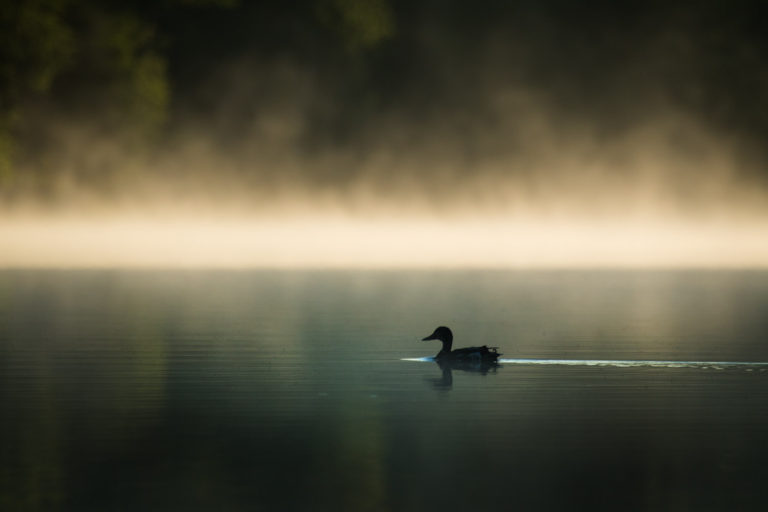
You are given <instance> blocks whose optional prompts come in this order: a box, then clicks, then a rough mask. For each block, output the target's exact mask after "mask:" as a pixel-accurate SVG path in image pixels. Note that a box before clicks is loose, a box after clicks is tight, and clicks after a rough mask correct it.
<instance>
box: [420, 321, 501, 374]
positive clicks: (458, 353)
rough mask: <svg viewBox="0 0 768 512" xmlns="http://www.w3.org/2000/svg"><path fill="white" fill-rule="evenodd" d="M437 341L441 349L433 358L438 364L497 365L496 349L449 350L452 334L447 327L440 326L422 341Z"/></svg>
mask: <svg viewBox="0 0 768 512" xmlns="http://www.w3.org/2000/svg"><path fill="white" fill-rule="evenodd" d="M429 340H439V341H442V342H443V348H442V349H441V350H440V352H438V353H437V355H436V356H435V361H437V362H438V363H447V364H450V365H452V366H455V365H462V366H463V365H478V366H480V365H495V364H497V363H498V359H499V356H500V355H501V354H499V352H498V347H488V346H486V345H483V346H482V347H467V348H457V349H456V350H451V347H452V346H453V333H452V332H451V330H450V329H449V328H448V327H445V326H442V325H441V326H440V327H438V328H437V329H435V332H433V333H432V334H430V335H429V336H427V337H426V338H423V339H422V341H429Z"/></svg>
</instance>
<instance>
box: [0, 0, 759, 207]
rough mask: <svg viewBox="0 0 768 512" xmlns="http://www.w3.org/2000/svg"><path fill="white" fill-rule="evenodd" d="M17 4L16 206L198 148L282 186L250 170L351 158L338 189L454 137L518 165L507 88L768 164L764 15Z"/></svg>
mask: <svg viewBox="0 0 768 512" xmlns="http://www.w3.org/2000/svg"><path fill="white" fill-rule="evenodd" d="M0 3H2V9H1V10H0V109H1V110H0V197H3V198H5V199H6V200H9V199H13V198H15V197H19V196H21V195H25V194H30V193H31V194H38V195H43V196H45V195H46V194H53V189H54V188H55V186H56V185H55V184H54V183H55V182H56V181H57V179H59V178H60V177H61V176H68V177H69V178H68V179H71V180H74V181H76V182H77V183H79V184H80V186H85V187H93V188H96V189H98V188H99V187H103V188H104V189H105V190H106V189H108V187H107V186H105V185H104V184H105V183H107V182H110V180H111V179H112V177H114V175H119V174H123V173H130V172H132V171H131V169H133V168H139V167H143V166H146V165H147V162H150V161H152V162H166V163H167V162H171V161H173V159H174V154H175V153H174V152H175V151H177V150H178V149H179V148H180V147H183V146H185V145H188V144H189V141H190V140H192V139H194V140H196V141H199V140H204V141H205V144H206V147H208V148H212V149H210V150H211V151H214V152H218V153H219V154H221V155H222V156H223V157H226V158H227V159H230V160H233V161H236V162H240V163H241V164H242V165H240V167H239V168H240V169H241V171H240V172H243V173H246V174H247V173H250V174H268V173H270V172H276V171H274V170H270V169H269V166H249V165H246V164H243V162H248V161H249V159H253V158H254V154H256V153H258V154H259V155H263V154H267V153H269V151H275V152H277V151H278V150H276V149H275V148H279V152H281V153H285V152H290V153H291V154H293V155H301V157H302V158H309V159H313V158H323V157H325V156H327V155H329V154H334V152H344V154H345V155H347V156H348V159H347V160H346V164H345V165H340V164H338V163H335V164H334V165H333V166H331V167H332V169H330V167H326V168H320V167H317V168H312V169H311V170H307V171H306V172H307V174H308V175H307V176H306V178H307V179H316V180H319V181H324V182H326V183H328V184H330V185H333V184H334V183H335V182H338V181H343V180H346V179H348V178H349V176H350V174H354V173H355V172H356V171H355V168H356V162H358V161H359V160H357V159H359V158H363V157H362V156H361V155H364V154H366V153H368V152H370V151H372V150H374V149H377V148H378V149H380V148H381V146H382V145H384V146H389V147H390V148H391V149H392V150H394V151H396V152H402V151H403V150H404V148H405V149H407V151H411V152H419V151H422V150H424V148H425V147H429V145H430V144H432V142H430V140H429V135H428V134H429V133H434V131H435V130H437V129H438V128H439V129H440V130H441V133H442V134H443V135H445V134H446V133H448V134H449V135H450V136H451V139H450V140H451V141H456V140H459V141H461V145H462V152H463V154H466V155H470V157H471V156H472V155H477V154H481V155H483V156H484V157H485V156H491V157H492V156H494V155H495V154H498V155H499V156H503V155H504V154H506V153H505V152H509V151H514V150H516V149H519V148H516V146H515V143H514V140H515V136H514V133H512V132H514V130H512V132H510V136H509V137H508V138H505V137H501V138H499V137H496V138H494V139H493V141H492V142H489V138H488V137H487V134H488V133H489V131H490V132H494V131H498V130H497V129H496V128H495V127H497V126H499V124H500V123H501V121H500V120H499V117H500V116H502V115H506V113H500V112H499V110H498V108H497V105H498V103H497V102H496V99H497V98H498V97H499V95H500V93H501V92H503V91H506V90H511V91H527V94H528V96H527V97H531V94H533V95H534V97H535V99H536V108H539V109H543V110H546V112H547V113H548V115H549V116H554V117H555V118H556V119H558V125H560V124H561V125H562V126H564V127H570V128H572V127H574V126H588V127H589V129H590V130H591V132H592V133H595V134H597V136H598V137H605V138H607V139H610V138H616V137H620V136H621V134H622V133H624V132H626V131H627V130H630V129H631V128H632V127H633V126H635V125H636V124H637V123H638V122H640V121H643V120H648V119H650V118H653V117H654V116H656V117H658V116H660V115H663V114H664V113H665V112H670V111H674V112H676V113H678V112H680V113H684V114H685V115H686V116H689V117H690V118H692V119H693V120H695V122H696V123H698V124H699V125H700V126H703V127H706V129H707V130H711V131H712V132H713V133H718V134H723V137H724V138H727V139H728V142H729V144H734V145H735V147H736V148H737V149H738V153H739V154H742V155H743V156H744V160H745V162H746V161H749V162H752V163H754V161H755V159H756V158H757V159H759V160H762V159H763V158H765V156H766V155H765V151H766V150H765V148H764V144H763V141H764V140H765V138H766V136H768V95H766V93H765V91H768V35H767V34H766V31H765V30H764V29H763V26H762V21H763V20H764V19H765V18H766V15H768V7H766V5H765V3H764V2H760V1H752V0H742V1H728V2H726V1H708V2H697V3H696V4H695V5H692V4H690V3H687V2H668V1H630V2H609V1H599V0H589V1H587V2H576V3H574V2H570V1H561V0H554V1H548V2H537V1H523V0H520V1H513V2H509V1H500V0H498V1H494V0H486V1H482V2H466V1H459V0H452V1H451V0H448V1H445V0H425V1H421V2H412V1H406V0H389V1H388V0H357V1H356V0H299V1H295V2H282V1H261V2H248V1H245V0H240V1H238V0H162V1H149V0H147V1H137V2H129V1H109V2H104V1H95V0H94V1H74V0H23V1H21V2H17V1H8V0H2V2H0ZM520 119H521V122H523V121H530V118H529V117H525V116H523V115H521V116H520ZM502 124H504V123H502ZM504 126H505V127H506V128H508V127H509V125H508V123H507V124H504ZM446 127H449V128H446ZM506 128H505V129H506ZM523 129H524V128H523V127H518V130H523ZM446 130H448V131H447V132H446ZM505 133H506V132H505ZM272 161H273V162H274V160H272ZM470 161H471V158H470ZM149 167H151V168H152V169H154V170H153V171H152V172H155V173H163V172H171V171H166V170H165V169H167V168H170V167H172V166H167V165H166V166H163V165H154V166H149ZM274 167H275V168H277V167H280V166H274ZM468 167H471V162H470V165H469V166H468ZM745 167H746V166H745ZM756 167H757V168H764V166H756ZM753 168H755V166H750V169H753ZM329 169H330V170H329ZM743 172H750V173H752V174H753V177H760V173H761V172H762V173H764V171H754V170H750V171H746V170H745V171H743ZM310 174H311V176H310ZM766 178H768V176H766V175H762V178H761V179H766Z"/></svg>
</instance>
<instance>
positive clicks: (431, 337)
mask: <svg viewBox="0 0 768 512" xmlns="http://www.w3.org/2000/svg"><path fill="white" fill-rule="evenodd" d="M436 339H437V338H435V335H434V334H430V335H429V336H427V337H426V338H421V341H429V340H436Z"/></svg>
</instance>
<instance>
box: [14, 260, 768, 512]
mask: <svg viewBox="0 0 768 512" xmlns="http://www.w3.org/2000/svg"><path fill="white" fill-rule="evenodd" d="M438 325H448V326H450V327H451V328H452V329H453V332H454V335H455V337H456V338H455V343H454V346H455V347H461V346H466V345H474V344H488V345H494V346H499V347H500V351H501V352H503V354H504V355H503V356H502V357H503V358H504V359H505V360H507V361H508V362H505V363H502V364H501V365H500V366H499V367H497V368H495V369H490V370H489V371H487V372H473V371H462V370H452V371H450V370H449V371H448V372H446V371H443V370H441V368H440V367H438V366H437V364H436V363H434V362H430V361H418V360H416V361H412V360H404V359H419V358H422V357H424V356H430V355H434V354H435V353H436V352H437V350H438V349H439V347H438V343H437V342H422V341H420V339H421V338H422V337H424V336H426V335H428V334H430V333H431V332H432V330H433V329H434V328H435V327H436V326H438ZM520 359H533V360H536V361H532V362H528V363H526V362H525V361H511V360H520ZM543 359H547V360H557V361H550V362H548V363H547V364H539V363H542V361H541V360H543ZM595 360H597V362H595ZM590 361H591V362H590ZM600 361H619V363H618V364H614V363H600ZM632 361H657V362H658V361H661V362H665V361H687V362H689V364H686V365H679V366H677V365H673V364H671V365H667V364H666V363H663V364H656V365H650V366H648V365H644V364H640V365H637V364H634V363H631V362H632ZM622 362H623V363H622ZM627 362H630V364H627ZM706 362H719V363H720V364H714V365H713V364H708V363H706ZM729 362H750V363H760V362H768V272H760V271H530V272H527V271H510V272H507V271H434V272H432V271H350V272H343V271H206V272H200V271H3V272H0V436H1V437H0V443H1V444H0V446H1V451H0V510H9V511H16V510H47V511H55V510H77V511H80V510H94V511H103V510H141V511H149V510H185V511H187V510H307V511H315V510H329V511H345V510H349V511H367V510H370V511H384V510H391V511H423V510H512V509H517V510H601V509H602V510H762V509H764V507H765V503H766V501H767V500H768V367H766V366H764V365H760V364H750V365H729V364H727V363H729Z"/></svg>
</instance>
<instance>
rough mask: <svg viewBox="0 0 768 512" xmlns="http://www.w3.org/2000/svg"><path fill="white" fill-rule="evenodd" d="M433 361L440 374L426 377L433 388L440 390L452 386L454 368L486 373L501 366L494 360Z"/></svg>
mask: <svg viewBox="0 0 768 512" xmlns="http://www.w3.org/2000/svg"><path fill="white" fill-rule="evenodd" d="M435 363H436V364H437V366H438V367H440V371H441V372H442V375H441V376H440V377H434V378H428V379H427V381H428V382H430V383H431V384H432V386H434V388H435V389H438V390H442V391H447V390H449V389H451V388H452V387H453V371H454V370H459V371H465V372H471V373H479V374H481V375H487V374H488V373H496V370H497V368H498V367H499V366H501V365H500V364H499V363H497V362H496V361H492V362H489V361H446V360H440V359H435Z"/></svg>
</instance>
